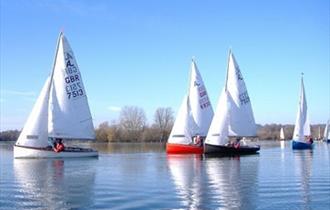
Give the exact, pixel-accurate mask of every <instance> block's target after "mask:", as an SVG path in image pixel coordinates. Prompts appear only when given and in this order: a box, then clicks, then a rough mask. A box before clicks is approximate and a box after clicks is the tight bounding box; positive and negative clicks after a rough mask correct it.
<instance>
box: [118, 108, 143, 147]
mask: <svg viewBox="0 0 330 210" xmlns="http://www.w3.org/2000/svg"><path fill="white" fill-rule="evenodd" d="M119 122H120V128H121V130H122V139H123V140H126V141H131V140H134V141H137V140H138V139H140V138H141V133H142V131H143V129H144V127H145V125H146V116H145V113H144V111H143V109H142V108H139V107H136V106H125V107H123V108H122V109H121V112H120V116H119Z"/></svg>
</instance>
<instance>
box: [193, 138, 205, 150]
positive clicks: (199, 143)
mask: <svg viewBox="0 0 330 210" xmlns="http://www.w3.org/2000/svg"><path fill="white" fill-rule="evenodd" d="M193 143H194V145H196V146H199V147H201V146H202V145H203V138H202V137H201V136H200V135H196V136H194V137H193Z"/></svg>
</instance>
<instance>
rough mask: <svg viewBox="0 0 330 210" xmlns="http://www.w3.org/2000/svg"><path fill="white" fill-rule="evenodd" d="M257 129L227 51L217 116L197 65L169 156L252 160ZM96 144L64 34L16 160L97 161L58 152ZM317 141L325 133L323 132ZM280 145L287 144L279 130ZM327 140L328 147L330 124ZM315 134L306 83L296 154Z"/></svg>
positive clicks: (82, 152) (90, 153)
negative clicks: (65, 143)
mask: <svg viewBox="0 0 330 210" xmlns="http://www.w3.org/2000/svg"><path fill="white" fill-rule="evenodd" d="M256 132H257V131H256V124H255V119H254V115H253V110H252V105H251V100H250V97H249V94H248V91H247V88H246V84H245V82H244V79H243V76H242V72H241V70H240V68H239V66H238V64H237V62H236V59H235V57H234V55H233V53H232V52H231V50H230V51H229V56H228V67H227V75H226V80H225V86H224V88H223V90H222V91H221V94H220V97H219V101H218V104H217V108H216V111H215V114H214V112H213V109H212V105H211V102H210V100H209V97H208V93H207V90H206V87H205V85H204V81H203V79H202V76H201V74H200V72H199V70H198V68H197V65H196V62H195V60H194V59H193V60H192V63H191V70H190V81H189V88H188V91H187V94H186V95H185V96H184V97H183V100H182V103H181V106H180V109H179V110H178V113H177V116H176V120H175V123H174V125H173V128H172V131H171V133H170V135H169V138H168V141H167V144H166V152H167V153H195V154H202V153H205V154H219V155H237V154H254V153H257V152H258V151H259V150H260V146H259V145H247V144H246V143H244V144H241V143H240V140H241V139H242V138H246V137H247V138H253V137H256ZM62 139H65V140H71V139H79V140H93V139H95V133H94V126H93V121H92V116H91V112H90V109H89V105H88V100H87V95H86V90H85V88H84V85H83V81H82V77H81V73H80V71H79V68H78V65H77V62H76V59H75V57H74V54H73V51H72V49H71V47H70V45H69V42H68V40H67V39H66V37H65V36H64V34H63V33H60V36H59V38H58V43H57V48H56V54H55V59H54V65H53V68H52V71H51V74H50V76H49V77H48V78H47V80H46V82H45V84H44V86H43V88H42V90H41V92H40V95H39V97H38V99H37V101H36V103H35V105H34V107H33V109H32V111H31V113H30V116H29V117H28V119H27V122H26V123H25V126H24V128H23V130H22V132H21V134H20V136H19V138H18V140H17V142H16V144H15V145H14V157H15V158H54V157H55V158H56V157H95V156H98V152H97V151H95V150H92V149H85V148H78V147H64V149H63V150H62V151H61V152H59V151H57V150H55V148H54V145H53V143H54V141H58V140H60V141H61V140H62ZM319 139H321V130H320V128H319ZM280 140H285V135H284V129H283V127H281V130H280ZM323 140H324V141H327V142H330V120H329V121H328V122H327V124H326V127H325V130H324V135H323ZM312 146H313V142H312V140H311V129H310V124H309V119H308V113H307V100H306V96H305V88H304V82H303V77H302V78H301V90H300V98H299V106H298V113H297V118H296V123H295V128H294V134H293V140H292V148H293V149H312V148H313V147H312Z"/></svg>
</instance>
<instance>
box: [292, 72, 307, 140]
mask: <svg viewBox="0 0 330 210" xmlns="http://www.w3.org/2000/svg"><path fill="white" fill-rule="evenodd" d="M310 133H311V130H310V124H309V120H308V114H307V101H306V96H305V87H304V80H303V77H301V90H300V98H299V106H298V113H297V118H296V124H295V127H294V132H293V140H295V141H300V142H305V136H309V135H310Z"/></svg>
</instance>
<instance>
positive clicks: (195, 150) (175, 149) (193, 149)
mask: <svg viewBox="0 0 330 210" xmlns="http://www.w3.org/2000/svg"><path fill="white" fill-rule="evenodd" d="M166 152H167V153H169V154H203V152H204V148H203V146H196V145H187V144H171V143H167V144H166Z"/></svg>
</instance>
